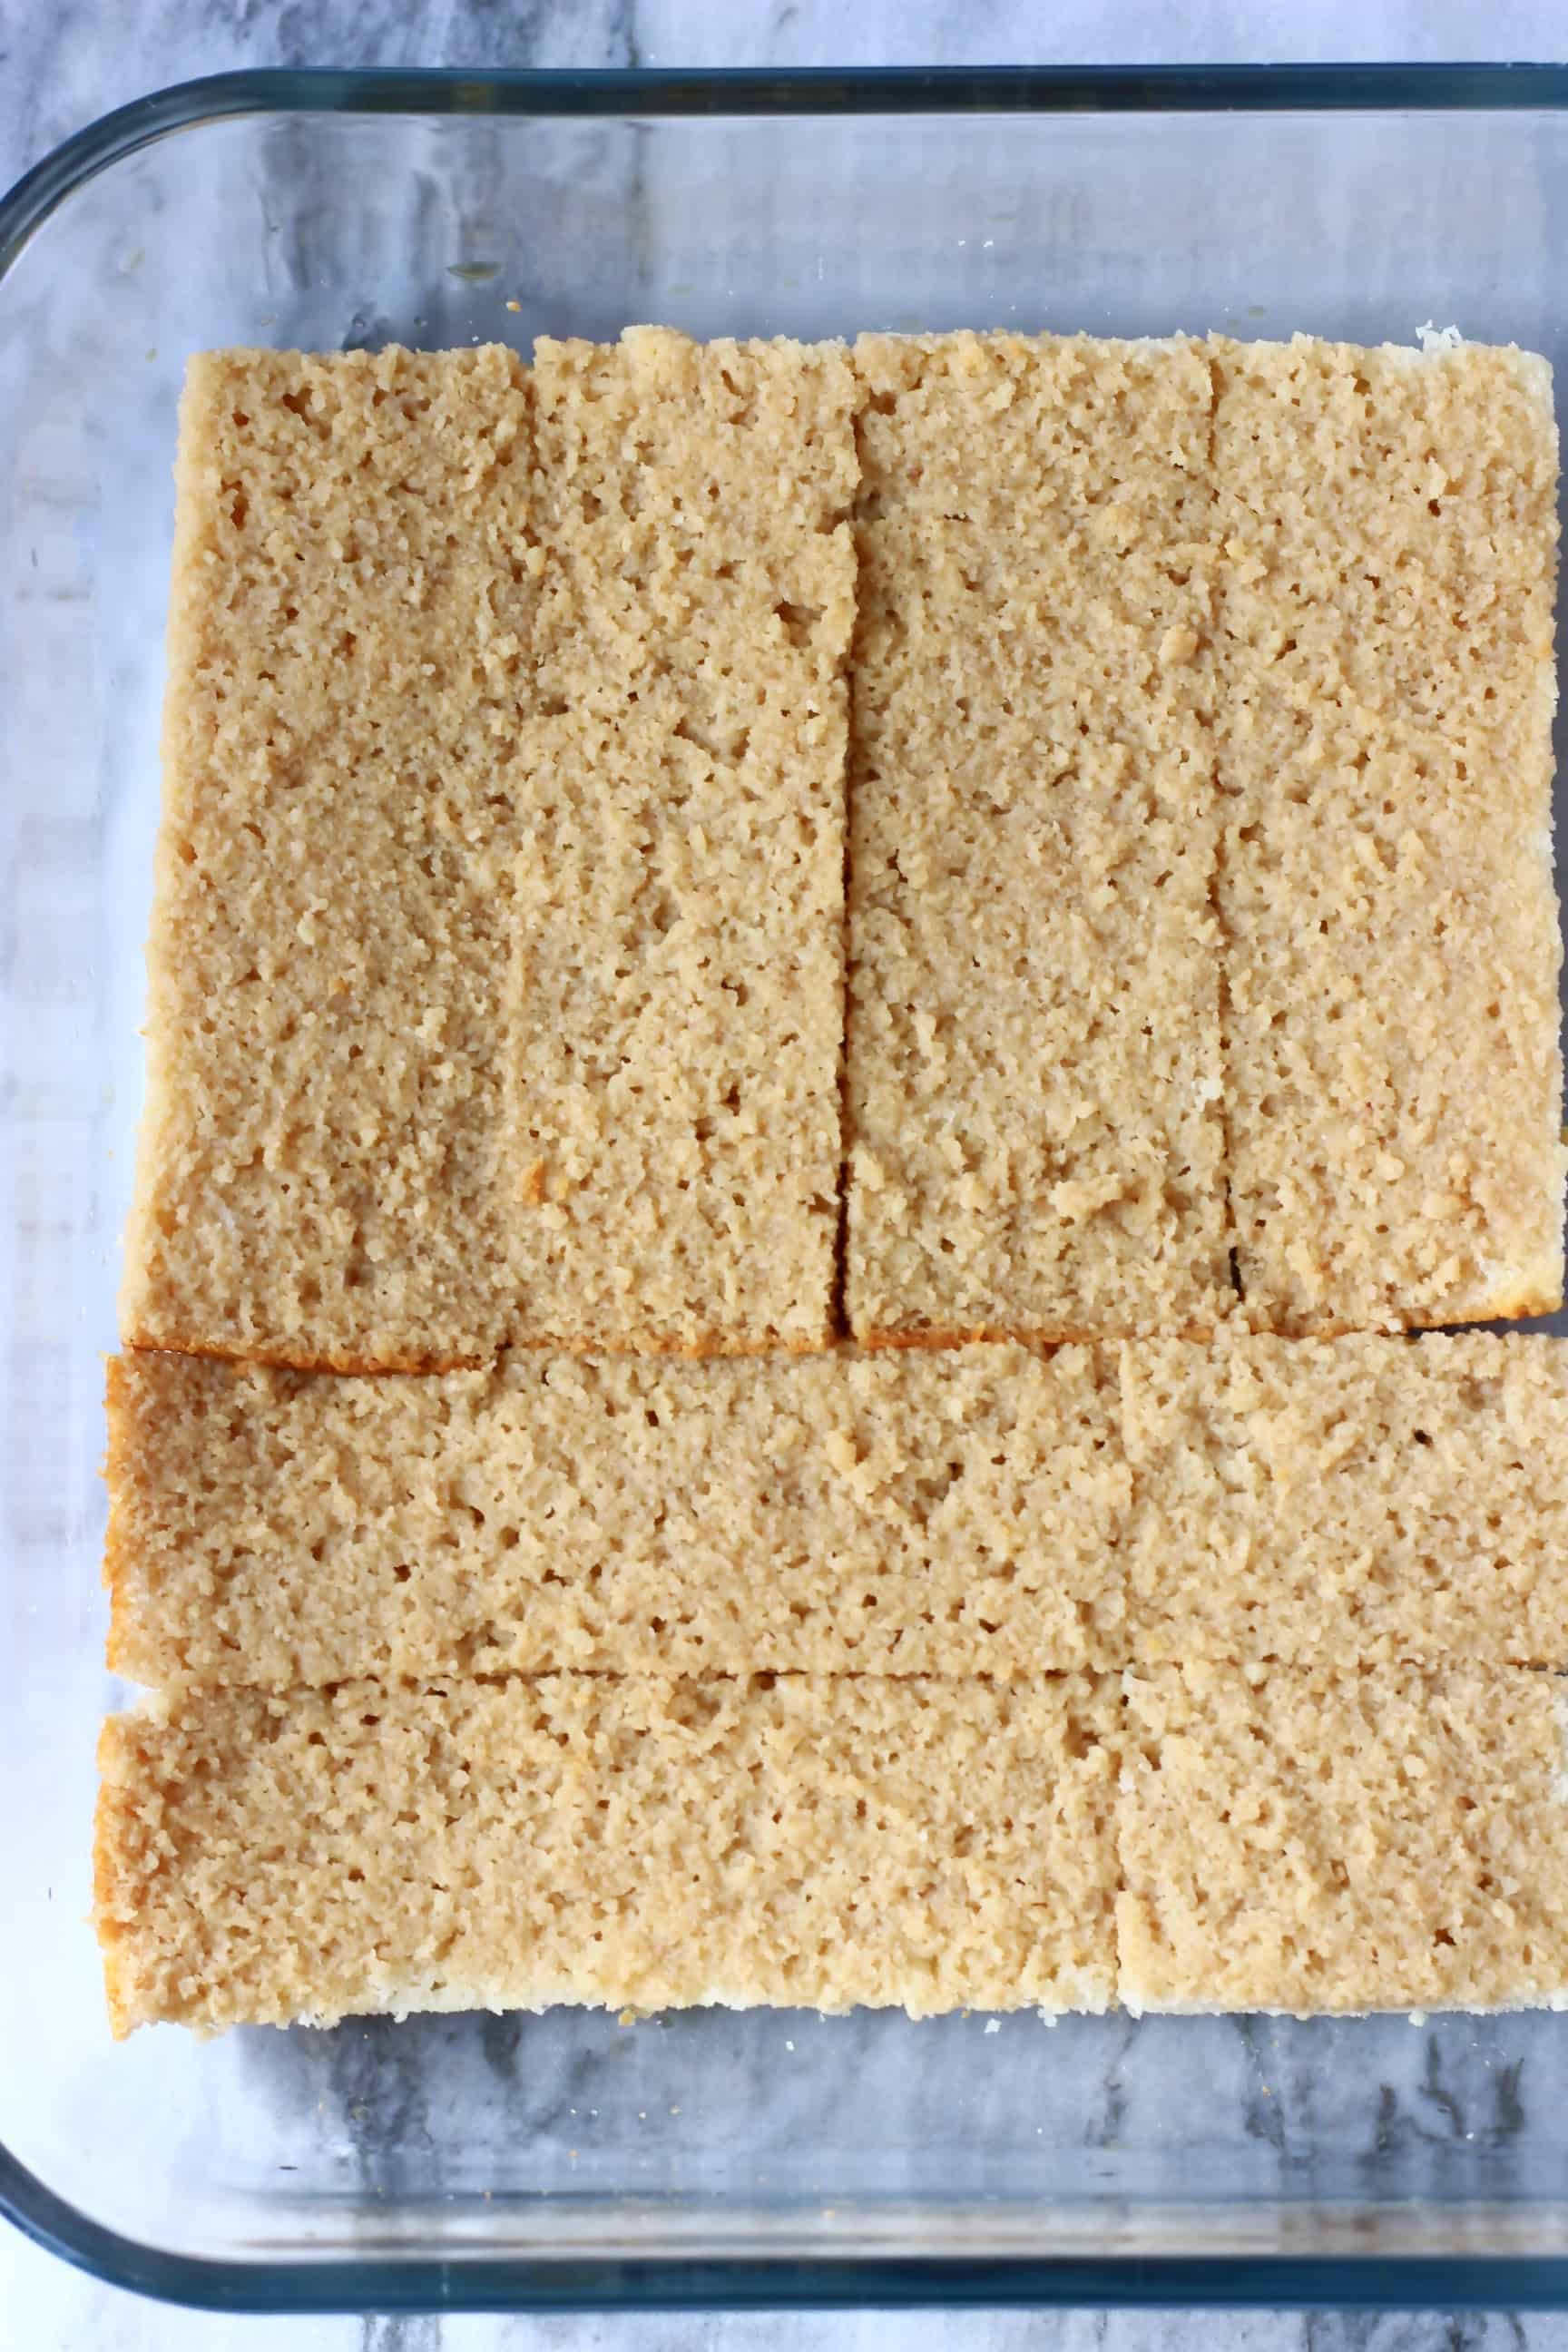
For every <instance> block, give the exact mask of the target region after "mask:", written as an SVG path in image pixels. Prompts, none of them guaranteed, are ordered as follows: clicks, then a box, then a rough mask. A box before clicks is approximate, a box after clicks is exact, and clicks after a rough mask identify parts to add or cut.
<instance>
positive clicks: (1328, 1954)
mask: <svg viewBox="0 0 1568 2352" xmlns="http://www.w3.org/2000/svg"><path fill="white" fill-rule="evenodd" d="M1126 1691H1127V1717H1126V1726H1125V1732H1124V1738H1125V1743H1126V1745H1125V1756H1124V1761H1123V1764H1122V1778H1121V1795H1120V1798H1119V1801H1118V1811H1117V1845H1118V1852H1119V1855H1120V1867H1121V1893H1120V1895H1119V1896H1118V1899H1117V1906H1116V1909H1117V1939H1118V1949H1119V1958H1118V1984H1119V1991H1120V1996H1121V2000H1123V2001H1124V2002H1125V2003H1126V2004H1127V2006H1128V2007H1129V2008H1131V2009H1133V2010H1150V2009H1167V2010H1171V2009H1173V2010H1274V2011H1290V2012H1294V2013H1296V2014H1298V2015H1312V2014H1321V2013H1324V2012H1329V2011H1363V2010H1374V2009H1417V2010H1427V2009H1468V2010H1487V2009H1514V2008H1525V2007H1534V2006H1550V2007H1552V2008H1558V2007H1563V2006H1568V1798H1565V1794H1564V1790H1565V1783H1564V1762H1565V1750H1564V1743H1563V1696H1562V1685H1561V1684H1560V1683H1559V1682H1558V1681H1557V1680H1556V1679H1555V1678H1554V1677H1552V1676H1549V1675H1538V1674H1531V1673H1528V1672H1523V1671H1521V1670H1519V1669H1510V1668H1507V1667H1502V1668H1499V1669H1496V1670H1487V1669H1483V1668H1475V1667H1468V1666H1464V1665H1458V1664H1456V1665H1449V1666H1445V1667H1444V1668H1442V1669H1441V1670H1440V1671H1439V1672H1436V1673H1434V1674H1431V1675H1424V1674H1422V1673H1420V1672H1418V1671H1416V1670H1415V1669H1414V1668H1411V1667H1389V1668H1385V1669H1379V1670H1377V1671H1375V1672H1373V1673H1354V1672H1352V1673H1349V1674H1343V1675H1331V1674H1323V1673H1317V1672H1300V1671H1295V1670H1292V1669H1290V1668H1288V1667H1277V1668H1274V1669H1272V1670H1270V1671H1268V1672H1267V1673H1265V1672H1264V1671H1262V1670H1261V1669H1258V1668H1254V1669H1252V1670H1251V1671H1250V1672H1238V1671H1237V1669H1236V1668H1234V1667H1204V1666H1195V1665H1194V1666H1186V1667H1183V1668H1176V1667H1165V1668H1155V1669H1153V1670H1152V1671H1148V1672H1139V1673H1134V1674H1130V1675H1128V1676H1127V1677H1126Z"/></svg>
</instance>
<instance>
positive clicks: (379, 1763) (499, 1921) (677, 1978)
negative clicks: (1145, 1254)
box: [97, 1675, 1119, 2033]
mask: <svg viewBox="0 0 1568 2352" xmlns="http://www.w3.org/2000/svg"><path fill="white" fill-rule="evenodd" d="M1118 1706H1119V1700H1118V1697H1117V1694H1116V1691H1115V1688H1114V1685H1100V1684H1098V1683H1096V1682H1095V1681H1093V1680H1092V1679H1074V1678H1068V1679H1066V1680H1063V1681H1060V1682H1040V1683H1036V1684H1033V1685H1012V1686H1006V1685H992V1684H989V1683H986V1682H980V1681H973V1682H962V1683H933V1682H924V1681H918V1680H906V1681H892V1680H861V1679H858V1678H840V1679H833V1680H813V1679H810V1678H805V1679H795V1678H792V1677H780V1678H779V1679H777V1680H774V1679H773V1677H771V1676H767V1675H763V1676H761V1677H753V1678H750V1679H744V1678H742V1679H741V1680H717V1681H710V1682H681V1681H672V1680H657V1679H647V1680H637V1681H621V1680H619V1679H616V1678H615V1677H606V1676H603V1675H562V1676H548V1677H545V1678H544V1679H542V1680H541V1681H538V1682H529V1681H525V1680H521V1679H517V1678H514V1679H511V1680H509V1681H506V1682H501V1683H471V1682H469V1683H451V1684H445V1683H443V1684H432V1685H424V1686H410V1685H401V1686H398V1687H396V1688H391V1689H388V1688H383V1687H380V1686H378V1685H372V1684H351V1685H342V1686H341V1687H339V1688H338V1689H336V1690H334V1691H331V1692H322V1693H310V1692H301V1693H292V1694H289V1696H283V1697H277V1698H268V1697H267V1696H262V1695H260V1694H258V1693H255V1692H217V1693H212V1692H209V1693H203V1694H197V1695H193V1696H190V1697H188V1698H185V1699H183V1700H179V1701H174V1702H169V1703H166V1704H164V1705H163V1706H160V1707H159V1708H157V1709H156V1710H150V1711H148V1712H145V1713H142V1714H140V1715H131V1716H119V1717H113V1718H112V1719H111V1720H110V1723H109V1725H108V1726H107V1727H106V1729H105V1732H104V1736H103V1741H102V1746H101V1750H100V1758H101V1763H102V1769H103V1776H104V1777H103V1786H102V1791H101V1796H100V1808H99V1818H98V1850H97V1891H98V1925H99V1933H100V1938H101V1941H102V1944H103V1949H104V1958H105V1969H106V1977H107V1985H108V1993H109V2003H110V2015H111V2019H112V2021H113V2023H114V2027H115V2030H116V2032H121V2033H123V2032H129V2031H130V2030H131V2029H132V2027H133V2026H136V2025H140V2024H143V2023H149V2022H152V2021H158V2020H163V2021H170V2020H173V2021H179V2022H182V2023H184V2024H189V2025H195V2026H197V2027H201V2028H205V2029H215V2028H218V2027H222V2026H226V2025H235V2024H241V2023H251V2024H254V2023H275V2024H281V2023H285V2022H287V2021H289V2020H292V2019H308V2020H310V2021H315V2022H319V2023H327V2022H330V2021H333V2020H335V2019H337V2018H339V2017H342V2016H345V2015H348V2014H353V2013H357V2012H363V2011H394V2012H395V2013H397V2014H403V2013H404V2012H405V2011H411V2010H416V2009H437V2010H439V2009H460V2008H489V2009H501V2008H523V2009H539V2008H542V2007H544V2006H546V2005H547V2004H549V2003H552V2002H557V2001H571V2002H582V2003H589V2004H595V2005H596V2004H604V2005H605V2006H606V2007H608V2008H611V2009H619V2008H621V2007H623V2006H629V2007H632V2008H634V2009H639V2010H652V2009H662V2008H668V2007H673V2006H683V2005H688V2004H692V2003H699V2002H721V2003H725V2004H728V2005H730V2006H732V2007H744V2006H749V2005H752V2004H757V2003H780V2004H784V2003H787V2004H792V2005H793V2004H804V2005H808V2006H811V2007H814V2008H817V2009H826V2010H840V2009H847V2008H849V2007H851V2006H853V2005H855V2004H856V2003H858V2002H866V2003H869V2004H876V2005H884V2006H889V2005H890V2006H902V2007H904V2008H906V2009H907V2010H909V2011H910V2012H911V2013H912V2014H916V2015H920V2014H925V2013H930V2012H931V2011H941V2010H950V2009H960V2008H1004V2009H1017V2008H1023V2007H1027V2006H1036V2007H1040V2008H1044V2009H1047V2010H1066V2009H1089V2010H1100V2009H1103V2008H1104V2007H1105V2006H1106V2004H1107V2002H1108V2001H1109V2000H1110V1994H1111V1990H1112V1986H1113V1980H1114V1974H1115V1966H1114V1953H1113V1940H1112V1927H1111V1908H1112V1901H1113V1896H1114V1856H1113V1852H1112V1840H1111V1818H1110V1817H1111V1809H1112V1803H1113V1798H1114V1790H1115V1772H1114V1765H1113V1761H1112V1754H1111V1750H1110V1748H1109V1747H1108V1746H1107V1745H1106V1735H1107V1733H1108V1732H1109V1731H1110V1730H1111V1729H1113V1726H1114V1718H1115V1715H1116V1711H1117V1708H1118Z"/></svg>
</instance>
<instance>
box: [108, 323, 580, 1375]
mask: <svg viewBox="0 0 1568 2352" xmlns="http://www.w3.org/2000/svg"><path fill="white" fill-rule="evenodd" d="M530 465H531V442H530V436H529V430H528V418H527V400H526V394H525V388H524V377H523V371H522V368H521V364H520V362H518V361H517V359H516V358H515V356H514V355H513V354H512V353H511V352H506V351H502V350H500V349H498V348H489V349H482V350H479V351H471V352H401V351H386V352H379V353H376V354H375V355H374V356H373V355H371V354H370V353H368V352H341V353H334V354H332V355H331V356H330V357H321V358H315V357H310V356H306V355H301V354H300V353H298V352H209V353H207V354H205V355H204V356H198V357H197V358H195V359H194V360H193V361H192V362H191V364H190V370H189V373H188V375H187V379H186V385H185V394H184V404H183V406H182V410H181V419H180V459H179V467H178V474H177V481H178V500H177V510H176V521H175V549H174V586H173V602H172V606H171V613H170V622H169V648H168V660H169V683H168V692H167V698H166V701H165V706H164V723H163V824H162V831H161V834H160V838H159V845H158V856H157V874H156V884H155V898H154V907H153V929H152V936H151V941H150V945H149V950H148V966H149V980H150V995H149V1010H148V1021H147V1098H146V1104H145V1108H144V1110H143V1114H142V1130H141V1139H140V1148H139V1159H138V1171H137V1190H136V1201H135V1206H134V1209H133V1212H132V1219H131V1224H130V1228H129V1231H128V1233H127V1236H126V1260H125V1281H124V1288H123V1291H122V1294H121V1328H122V1329H123V1331H124V1333H125V1336H126V1337H127V1338H128V1339H131V1340H133V1341H134V1342H136V1343H137V1344H139V1345H143V1346H154V1347H179V1348H192V1349H216V1350H217V1351H219V1352H221V1353H224V1354H234V1355H258V1356H270V1357H275V1358H278V1359H280V1360H300V1361H306V1362H323V1363H333V1364H341V1365H348V1366H353V1365H358V1364H362V1363H376V1364H395V1363H406V1364H422V1363H425V1362H427V1361H430V1360H448V1359H451V1358H454V1357H462V1356H464V1355H466V1354H470V1353H475V1354H477V1353H483V1352H486V1351H488V1350H489V1349H492V1348H493V1347H494V1346H495V1345H496V1343H497V1341H498V1340H499V1339H500V1335H501V1332H502V1330H503V1329H504V1328H505V1325H506V1321H507V1309H508V1307H509V1306H510V1300H509V1299H508V1297H507V1295H506V1288H505V1285H504V1283H503V1282H502V1281H500V1279H499V1271H500V1268H501V1267H502V1266H503V1265H504V1263H505V1256H506V1248H505V1230H504V1221H503V1218H502V1215H501V1202H502V1198H503V1187H502V1183H501V1175H502V1171H501V1170H500V1167H499V1165H498V1158H497V1153H498V1144H499V1137H500V1093H501V1088H500V1066H501V1061H502V1037H501V1026H500V1016H499V1012H498V1005H499V1002H500V987H499V986H498V974H499V973H500V972H502V971H504V970H505V965H506V959H507V956H508V954H509V953H510V898H511V891H512V874H513V868H514V866H515V864H516V857H517V836H516V826H515V810H514V805H513V794H512V792H511V789H510V784H509V782H508V771H509V763H510V761H511V760H512V759H513V758H514V757H515V752H516V746H517V740H518V733H519V729H520V726H521V719H522V715H523V714H524V713H525V712H526V710H527V708H528V703H529V696H530V688H529V684H528V644H529V635H530V630H531V616H532V612H533V604H534V596H535V590H534V584H533V581H532V578H531V574H530V572H529V571H528V569H527V565H526V562H525V560H524V559H525V557H526V555H527V552H528V548H529V543H530V511H531V491H530V485H529V473H530Z"/></svg>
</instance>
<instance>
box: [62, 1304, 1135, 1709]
mask: <svg viewBox="0 0 1568 2352" xmlns="http://www.w3.org/2000/svg"><path fill="white" fill-rule="evenodd" d="M109 1421H110V1454H109V1484H110V1526H109V1537H108V1546H107V1580H108V1582H109V1585H110V1591H111V1594H112V1617H113V1622H112V1630H111V1633H110V1662H111V1664H113V1666H114V1667H115V1669H116V1670H117V1671H118V1672H119V1673H121V1674H123V1675H130V1676H132V1678H133V1679H135V1680H137V1681H141V1682H144V1683H149V1684H153V1685H163V1684H173V1683H176V1682H183V1681H197V1682H205V1683H236V1684H238V1683H249V1684H258V1685H270V1686H273V1687H285V1686H287V1685H291V1684H322V1683H328V1682H334V1681H337V1680H340V1679H344V1678H349V1677H353V1676H356V1675H360V1676H366V1675H369V1676H376V1677H380V1678H383V1679H388V1680H390V1679H394V1678H396V1677H399V1676H408V1677H420V1676H425V1677H427V1676H429V1675H440V1674H455V1673H467V1674H499V1673H504V1672H516V1671H520V1670H521V1671H524V1672H530V1673H534V1672H539V1671H542V1670H545V1669H549V1668H552V1667H563V1666H571V1667H581V1668H592V1669H594V1670H595V1671H597V1672H601V1673H617V1674H626V1673H642V1674H646V1673H655V1674H657V1673H663V1674H667V1675H668V1674H670V1673H678V1674H702V1673H709V1674H716V1673H726V1674H745V1673H747V1672H750V1671H752V1670H753V1669H756V1668H762V1667H766V1668H772V1669H777V1670H784V1669H792V1670H801V1669H805V1670H811V1671H815V1672H819V1673H833V1672H837V1673H845V1672H850V1671H854V1672H859V1673H883V1674H900V1675H910V1674H947V1675H958V1674H988V1675H998V1676H1016V1675H1039V1674H1041V1673H1044V1672H1047V1671H1049V1670H1053V1669H1058V1668H1062V1667H1068V1666H1079V1665H1084V1664H1121V1663H1122V1661H1123V1658H1124V1656H1125V1651H1124V1649H1123V1647H1122V1646H1121V1643H1122V1627H1121V1607H1122V1582H1123V1573H1124V1571H1123V1568H1122V1563H1121V1556H1120V1552H1119V1549H1118V1545H1119V1539H1120V1536H1121V1526H1122V1520H1123V1517H1124V1514H1125V1509H1126V1504H1127V1493H1128V1480H1127V1473H1126V1468H1125V1465H1124V1461H1123V1457H1122V1451H1121V1437H1120V1432H1119V1429H1118V1426H1117V1392H1116V1381H1115V1370H1114V1366H1113V1365H1106V1364H1103V1363H1101V1362H1100V1361H1098V1360H1096V1358H1095V1357H1094V1356H1093V1355H1091V1353H1090V1352H1089V1350H1088V1349H1082V1348H1068V1349H1062V1350H1060V1351H1059V1352H1058V1354H1056V1355H1055V1356H1053V1357H1052V1358H1050V1359H1049V1360H1042V1359H1041V1358H1039V1357H1037V1356H1034V1355H1031V1354H1030V1353H1029V1352H1028V1351H1027V1350H1026V1349H1022V1348H1008V1347H994V1348H993V1347H982V1348H976V1349H954V1350H939V1351H935V1352H928V1351H925V1350H921V1351H919V1352H915V1353H905V1352H902V1351H900V1352H899V1353H896V1354H879V1355H871V1356H861V1355H856V1354H853V1353H851V1352H849V1351H847V1350H846V1351H838V1352H837V1353H831V1354H826V1355H821V1356H811V1357H787V1356H785V1357H774V1358H772V1359H770V1360H766V1361H760V1360H743V1361H731V1360H710V1361H708V1362H703V1363H681V1362H668V1361H652V1360H647V1359H646V1358H644V1359H640V1360H639V1359H637V1358H634V1357H626V1356H620V1357H614V1356H605V1357H586V1356H584V1357H562V1356H548V1355H543V1354H538V1353H532V1352H530V1353H526V1354H514V1355H510V1356H508V1357H505V1358H503V1359H502V1360H501V1361H500V1364H499V1365H498V1367H497V1368H496V1369H495V1370H493V1371H488V1372H478V1371H475V1372H453V1373H448V1374H447V1375H445V1376H443V1377H440V1378H422V1379H405V1378H395V1377H384V1378H380V1379H364V1380H362V1379H346V1378H341V1377H338V1376H336V1375H333V1374H310V1373H296V1372H286V1371H277V1370H267V1369H253V1368H246V1367H238V1366H233V1365H229V1364H222V1363H211V1362H201V1361H198V1360H195V1359H192V1358H188V1357H181V1356H174V1355H167V1356H152V1355H140V1356H138V1355H132V1356H128V1357H125V1358H122V1359H120V1360H117V1361H116V1362H114V1363H113V1364H111V1365H110V1382H109Z"/></svg>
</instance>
